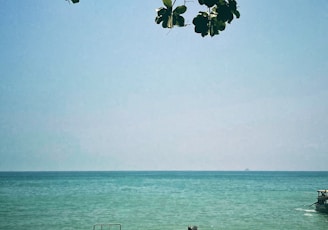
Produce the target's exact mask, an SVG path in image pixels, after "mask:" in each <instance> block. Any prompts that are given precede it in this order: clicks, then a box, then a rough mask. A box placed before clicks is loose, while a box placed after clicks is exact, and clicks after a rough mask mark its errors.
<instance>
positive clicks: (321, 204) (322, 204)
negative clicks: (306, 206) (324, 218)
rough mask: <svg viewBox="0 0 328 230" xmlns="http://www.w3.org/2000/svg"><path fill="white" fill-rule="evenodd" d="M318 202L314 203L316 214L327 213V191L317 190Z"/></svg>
mask: <svg viewBox="0 0 328 230" xmlns="http://www.w3.org/2000/svg"><path fill="white" fill-rule="evenodd" d="M317 192H318V201H317V202H316V203H315V209H316V210H317V211H318V212H326V213H328V190H318V191H317Z"/></svg>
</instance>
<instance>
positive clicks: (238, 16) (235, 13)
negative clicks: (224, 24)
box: [233, 10, 240, 18]
mask: <svg viewBox="0 0 328 230" xmlns="http://www.w3.org/2000/svg"><path fill="white" fill-rule="evenodd" d="M233 14H234V15H236V18H240V13H239V11H238V10H235V11H234V12H233Z"/></svg>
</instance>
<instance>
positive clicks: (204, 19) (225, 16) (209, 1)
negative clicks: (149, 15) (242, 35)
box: [155, 0, 240, 37]
mask: <svg viewBox="0 0 328 230" xmlns="http://www.w3.org/2000/svg"><path fill="white" fill-rule="evenodd" d="M162 1H163V4H164V6H165V7H160V8H158V9H157V17H156V18H155V22H156V23H157V24H160V23H162V27H163V28H173V27H174V26H185V19H184V18H183V17H182V16H181V14H183V13H185V12H186V10H187V7H186V6H185V5H181V6H178V7H176V8H175V9H174V10H172V9H173V5H174V3H175V1H174V3H172V0H162ZM198 3H199V4H200V5H205V6H207V8H208V11H207V12H205V11H199V13H198V14H197V15H196V17H195V18H194V19H193V21H192V23H193V24H194V26H195V32H196V33H200V34H201V36H202V37H205V36H207V35H210V36H211V37H213V36H214V35H217V34H219V32H220V31H223V30H224V29H225V28H226V23H229V24H230V23H231V22H232V20H233V19H234V17H236V18H239V17H240V13H239V11H238V10H237V2H236V0H198Z"/></svg>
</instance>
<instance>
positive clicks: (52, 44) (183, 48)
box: [0, 0, 328, 171]
mask: <svg viewBox="0 0 328 230" xmlns="http://www.w3.org/2000/svg"><path fill="white" fill-rule="evenodd" d="M182 2H183V1H180V2H179V0H177V3H176V4H177V5H179V4H182ZM237 2H238V6H239V8H238V9H239V11H240V13H241V17H240V18H239V19H235V20H233V21H232V23H231V24H230V25H228V26H227V28H226V30H225V31H223V32H221V33H220V35H218V36H215V37H212V38H211V37H205V38H202V37H201V36H200V35H199V34H196V33H195V32H194V31H193V30H194V29H193V25H192V18H193V17H194V16H195V15H196V14H197V12H198V11H200V10H206V9H205V8H204V7H202V6H199V5H198V4H197V1H194V2H188V3H187V7H188V11H187V13H186V14H185V19H186V23H187V24H188V25H187V26H186V27H183V28H173V29H163V28H162V27H161V26H160V25H157V24H156V23H155V22H154V19H155V16H156V11H155V9H156V8H158V7H160V6H162V2H161V1H160V0H143V1H108V0H97V1H96V0H80V3H78V4H69V3H68V2H67V1H65V0H57V1H44V0H33V1H31V0H27V1H21V0H10V1H2V2H1V7H0V50H1V52H0V171H29V170H31V171H56V170H108V171H110V170H245V169H250V170H305V171H306V170H319V171H322V170H324V171H327V170H328V141H327V140H328V43H327V41H328V26H327V21H328V1H326V0H317V1H308V0H297V1H285V0H276V1H272V0H263V1H258V0H238V1H237Z"/></svg>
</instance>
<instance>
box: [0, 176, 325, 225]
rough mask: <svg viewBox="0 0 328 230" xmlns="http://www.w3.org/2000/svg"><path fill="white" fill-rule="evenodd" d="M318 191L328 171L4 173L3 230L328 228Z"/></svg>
mask: <svg viewBox="0 0 328 230" xmlns="http://www.w3.org/2000/svg"><path fill="white" fill-rule="evenodd" d="M318 189H328V172H257V171H254V172H253V171H240V172H236V171H232V172H229V171H204V172H201V171H113V172H0V229H2V230H3V229H15V230H17V229H19V230H20V229H31V230H32V229H33V230H38V229H40V230H41V229H61V230H63V229H67V230H68V229H93V225H94V224H107V223H120V224H121V228H122V230H132V229H133V230H136V229H137V230H159V229H161V230H162V229H163V230H187V228H188V226H189V225H190V226H194V225H195V226H198V230H216V229H224V230H237V229H238V230H239V229H252V230H253V229H261V230H263V229H264V230H265V229H268V230H269V229H270V230H271V229H289V230H290V229H297V230H299V229H316V230H317V229H325V230H326V229H328V215H327V214H322V213H318V212H316V211H315V210H314V207H313V206H310V205H311V204H312V203H314V202H315V201H316V196H317V192H316V190H318ZM95 229H100V228H99V226H96V228H95ZM103 229H109V228H105V227H104V228H103ZM110 229H111V230H116V229H119V226H118V225H116V226H112V227H111V228H110Z"/></svg>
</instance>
